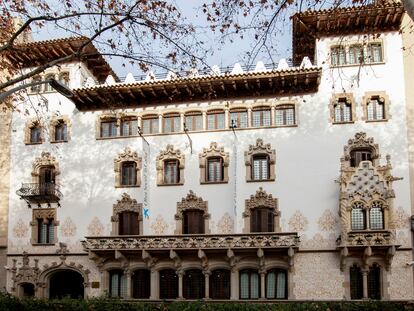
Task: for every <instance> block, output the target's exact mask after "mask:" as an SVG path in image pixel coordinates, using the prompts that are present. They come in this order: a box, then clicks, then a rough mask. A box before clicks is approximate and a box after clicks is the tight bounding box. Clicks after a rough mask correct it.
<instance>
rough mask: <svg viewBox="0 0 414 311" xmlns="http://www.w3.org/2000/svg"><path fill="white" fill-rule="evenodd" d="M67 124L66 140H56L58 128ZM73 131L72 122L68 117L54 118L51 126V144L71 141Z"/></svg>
mask: <svg viewBox="0 0 414 311" xmlns="http://www.w3.org/2000/svg"><path fill="white" fill-rule="evenodd" d="M61 123H63V124H66V140H56V139H55V138H56V126H57V125H59V124H61ZM71 129H72V122H71V121H70V119H69V117H68V116H55V117H52V119H51V120H50V124H49V140H50V142H51V143H64V142H68V141H69V140H70V133H71Z"/></svg>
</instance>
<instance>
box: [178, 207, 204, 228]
mask: <svg viewBox="0 0 414 311" xmlns="http://www.w3.org/2000/svg"><path fill="white" fill-rule="evenodd" d="M183 218H184V219H183V233H184V234H203V233H204V212H203V211H200V210H186V211H184V212H183Z"/></svg>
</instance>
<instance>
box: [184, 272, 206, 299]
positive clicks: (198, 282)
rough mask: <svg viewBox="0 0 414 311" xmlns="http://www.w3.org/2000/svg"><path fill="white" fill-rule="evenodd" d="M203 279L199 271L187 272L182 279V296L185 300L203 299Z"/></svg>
mask: <svg viewBox="0 0 414 311" xmlns="http://www.w3.org/2000/svg"><path fill="white" fill-rule="evenodd" d="M204 284H205V278H204V275H203V272H202V271H201V270H199V269H192V270H187V271H186V272H185V274H184V278H183V296H184V298H186V299H202V298H204V290H205V285H204Z"/></svg>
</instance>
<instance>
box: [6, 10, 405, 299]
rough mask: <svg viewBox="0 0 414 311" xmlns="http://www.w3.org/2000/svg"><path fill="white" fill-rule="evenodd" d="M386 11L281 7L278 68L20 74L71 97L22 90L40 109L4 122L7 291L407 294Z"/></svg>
mask: <svg viewBox="0 0 414 311" xmlns="http://www.w3.org/2000/svg"><path fill="white" fill-rule="evenodd" d="M403 15H404V10H403V8H402V6H401V5H400V4H385V5H378V6H369V7H355V8H341V9H336V10H329V11H315V12H313V11H311V12H305V13H301V14H297V15H295V16H294V17H293V23H294V31H293V53H294V54H293V64H292V65H289V64H288V63H287V62H286V60H281V61H280V62H279V63H278V64H275V65H272V67H271V68H269V66H265V65H264V64H263V63H261V62H259V63H257V65H256V67H255V68H249V69H247V70H246V69H243V68H242V67H241V66H240V65H239V64H236V65H235V66H234V68H233V70H232V71H231V72H221V71H220V68H218V67H213V68H212V71H211V72H202V73H201V72H195V71H192V72H191V73H190V74H189V75H187V76H176V75H174V74H172V73H170V74H168V75H167V76H166V77H165V78H163V79H155V78H154V77H153V75H152V74H151V73H149V74H148V76H147V77H146V78H145V79H143V80H139V81H137V80H135V79H134V77H132V75H128V76H127V78H126V79H125V81H123V82H120V81H119V79H118V78H117V77H116V76H115V74H114V73H113V72H112V70H111V69H110V67H109V66H108V64H106V63H105V62H104V60H103V59H100V60H99V62H100V66H99V68H100V70H99V71H97V69H96V68H97V66H94V65H91V63H88V62H83V63H81V62H78V63H69V64H65V65H62V66H61V67H60V68H59V69H53V68H52V69H50V71H48V72H46V73H45V74H44V76H40V77H37V78H38V79H43V78H47V77H50V76H54V77H56V78H58V79H61V81H62V83H65V84H67V85H68V87H69V88H71V89H72V94H73V96H72V97H71V99H70V100H69V99H67V98H64V97H62V96H61V95H58V94H57V93H56V92H54V91H53V90H52V89H49V88H48V87H44V88H35V89H32V90H30V94H29V95H28V96H30V97H31V99H32V100H36V99H38V98H39V96H42V97H43V98H45V99H47V100H48V111H47V112H42V117H41V118H36V116H35V114H34V112H33V114H32V116H31V117H27V118H18V117H14V119H13V126H12V128H13V131H12V134H11V158H10V159H11V162H10V192H9V196H10V199H9V202H10V206H11V208H10V209H9V231H8V233H9V238H8V244H9V248H8V254H7V271H8V272H7V289H8V290H9V291H10V292H12V293H13V294H15V295H17V296H25V295H34V296H37V297H47V298H50V297H60V296H64V295H70V296H72V297H78V296H84V297H92V296H100V295H110V296H116V297H123V298H128V299H151V300H159V299H203V298H204V299H220V300H221V299H224V300H225V299H228V300H256V299H263V300H269V301H272V300H277V299H282V300H286V299H287V300H295V299H298V300H299V299H300V300H303V299H322V300H323V299H330V300H342V299H346V300H348V299H368V298H369V299H383V300H395V299H413V273H412V267H411V266H410V265H409V263H410V262H412V260H413V257H412V243H411V228H410V215H411V214H412V212H411V205H412V200H411V196H410V191H411V179H410V170H409V166H410V159H409V156H408V148H409V138H408V136H407V131H408V129H407V116H408V114H407V101H406V98H405V95H404V94H405V93H404V88H405V86H404V81H405V79H407V77H405V76H404V63H403V55H402V46H403V40H402V37H401V35H400V33H399V29H400V26H401V20H402V18H403ZM334 17H335V20H333V18H334ZM347 25H348V26H347ZM349 25H352V27H351V26H349ZM362 25H364V27H362ZM367 30H369V32H368V31H367ZM372 32H375V33H376V34H378V35H376V36H374V37H373V36H370V35H367V33H372ZM76 40H78V39H65V40H57V41H47V42H39V43H35V44H32V45H31V48H32V49H33V48H34V49H36V48H39V49H41V50H42V51H45V50H47V49H53V46H59V49H57V50H59V51H61V53H64V52H65V48H67V47H68V46H72V48H73V46H74V45H76V44H77V41H76ZM45 47H46V48H45ZM89 48H90V49H91V50H92V49H93V47H92V46H91V47H89ZM19 57H20V59H22V60H23V62H27V64H29V63H33V59H30V57H31V56H28V55H26V54H25V53H23V52H22V53H21V54H19ZM103 73H105V74H106V75H108V74H109V76H108V77H107V78H106V80H105V77H106V75H104V74H103ZM321 271H323V272H324V273H321ZM62 280H65V287H62V286H61V285H60V284H62Z"/></svg>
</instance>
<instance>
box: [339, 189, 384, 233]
mask: <svg viewBox="0 0 414 311" xmlns="http://www.w3.org/2000/svg"><path fill="white" fill-rule="evenodd" d="M354 199H355V200H353V201H351V202H350V204H349V205H347V206H346V211H347V212H348V215H347V217H349V221H348V222H347V228H346V230H347V231H348V232H350V231H353V230H352V219H351V212H352V209H353V206H354V203H357V202H361V203H362V204H363V205H362V206H363V207H362V210H363V212H364V213H365V229H363V231H367V232H368V231H370V230H373V231H378V230H389V229H390V226H389V222H390V208H389V204H388V203H387V202H386V201H385V200H383V199H382V198H381V195H380V194H377V195H375V194H374V195H373V197H372V199H371V200H369V201H367V200H364V198H363V196H362V195H356V196H354ZM375 202H380V203H381V204H382V218H383V224H384V228H383V229H371V228H370V215H369V212H370V210H371V207H372V205H373V203H375ZM356 231H359V230H356Z"/></svg>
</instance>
